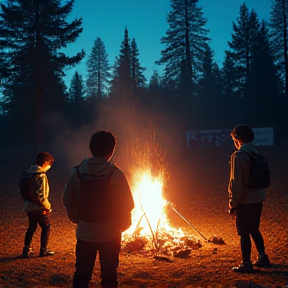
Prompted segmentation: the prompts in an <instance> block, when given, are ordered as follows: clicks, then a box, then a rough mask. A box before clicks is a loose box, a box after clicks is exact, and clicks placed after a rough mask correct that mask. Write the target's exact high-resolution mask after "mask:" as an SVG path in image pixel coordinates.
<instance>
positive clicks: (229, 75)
mask: <svg viewBox="0 0 288 288" xmlns="http://www.w3.org/2000/svg"><path fill="white" fill-rule="evenodd" d="M222 79H223V95H224V96H226V97H229V98H230V97H231V98H232V97H233V98H234V97H236V93H235V87H236V86H237V84H236V83H237V80H236V68H235V64H234V61H233V60H232V58H231V57H229V54H227V51H226V56H225V60H224V63H223V68H222Z"/></svg>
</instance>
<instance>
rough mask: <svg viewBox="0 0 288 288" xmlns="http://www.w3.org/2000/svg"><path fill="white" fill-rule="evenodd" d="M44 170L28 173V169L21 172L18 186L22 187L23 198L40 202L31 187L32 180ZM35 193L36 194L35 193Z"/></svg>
mask: <svg viewBox="0 0 288 288" xmlns="http://www.w3.org/2000/svg"><path fill="white" fill-rule="evenodd" d="M43 173H44V172H35V173H28V172H26V171H24V172H21V173H20V177H19V182H18V186H19V189H20V195H21V198H22V199H23V200H25V201H31V202H38V198H37V195H36V193H33V189H32V187H31V184H32V180H33V179H36V177H38V176H39V175H40V174H43ZM33 194H35V195H33Z"/></svg>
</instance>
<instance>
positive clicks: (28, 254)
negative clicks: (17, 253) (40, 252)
mask: <svg viewBox="0 0 288 288" xmlns="http://www.w3.org/2000/svg"><path fill="white" fill-rule="evenodd" d="M34 254H35V253H34V251H33V249H32V247H27V246H24V247H23V250H22V257H23V258H28V257H31V256H33V255H34Z"/></svg>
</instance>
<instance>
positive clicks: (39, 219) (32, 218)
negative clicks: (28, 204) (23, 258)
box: [24, 211, 51, 248]
mask: <svg viewBox="0 0 288 288" xmlns="http://www.w3.org/2000/svg"><path fill="white" fill-rule="evenodd" d="M27 216H28V218H29V227H28V229H27V231H26V235H25V240H24V246H27V247H29V246H30V245H31V242H32V238H33V235H34V233H35V231H36V229H37V224H39V226H40V227H41V228H42V231H41V248H42V247H43V248H47V245H48V240H49V235H50V227H51V223H50V219H49V214H46V215H43V213H42V211H32V212H27Z"/></svg>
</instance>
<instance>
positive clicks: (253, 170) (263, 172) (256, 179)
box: [243, 151, 270, 188]
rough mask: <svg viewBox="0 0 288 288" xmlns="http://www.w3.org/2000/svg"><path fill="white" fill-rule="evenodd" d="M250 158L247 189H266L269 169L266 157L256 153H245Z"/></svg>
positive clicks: (268, 181) (268, 183)
mask: <svg viewBox="0 0 288 288" xmlns="http://www.w3.org/2000/svg"><path fill="white" fill-rule="evenodd" d="M243 152H244V153H245V154H247V155H248V156H249V158H250V175H249V181H248V187H250V188H268V187H269V186H270V169H269V166H268V163H267V159H266V155H259V154H256V153H253V152H252V153H251V154H250V153H247V152H245V151H243Z"/></svg>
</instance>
